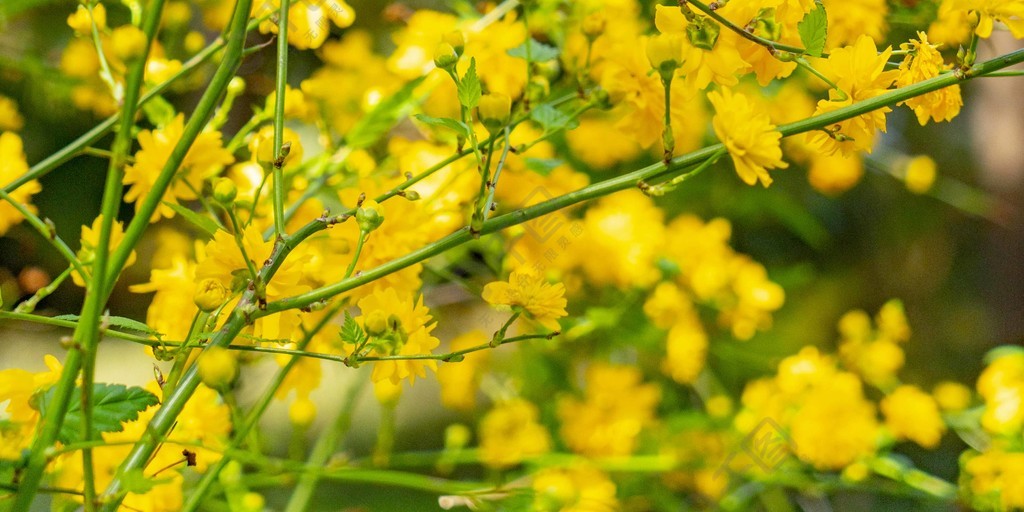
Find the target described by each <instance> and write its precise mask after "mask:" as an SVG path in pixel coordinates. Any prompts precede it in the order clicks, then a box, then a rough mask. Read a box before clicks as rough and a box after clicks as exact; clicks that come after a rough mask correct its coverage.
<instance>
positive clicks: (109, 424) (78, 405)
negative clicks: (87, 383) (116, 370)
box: [39, 383, 159, 444]
mask: <svg viewBox="0 0 1024 512" xmlns="http://www.w3.org/2000/svg"><path fill="white" fill-rule="evenodd" d="M55 391H56V388H53V389H50V390H49V391H47V392H46V393H44V394H43V395H42V396H41V397H40V400H39V412H40V414H43V415H45V414H46V410H47V407H48V406H49V404H50V402H51V401H52V400H53V394H54V392H55ZM157 403H159V399H157V397H156V395H154V394H153V393H150V392H149V391H146V390H145V389H142V388H140V387H134V386H133V387H128V386H125V385H123V384H102V383H96V384H93V385H92V426H93V430H94V431H95V432H120V431H121V430H123V429H124V427H123V426H122V425H121V423H122V422H126V421H134V420H135V419H137V418H138V417H139V412H141V411H144V410H146V408H147V407H151V406H154V405H156V404H157ZM84 430H85V429H84V427H83V423H82V388H79V387H76V388H75V389H74V391H73V392H72V396H71V401H70V402H69V404H68V410H67V414H65V415H64V424H63V426H62V427H61V430H60V434H58V435H57V440H58V441H60V442H62V443H64V444H68V443H72V442H74V441H81V440H83V439H85V432H84Z"/></svg>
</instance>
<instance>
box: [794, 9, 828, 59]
mask: <svg viewBox="0 0 1024 512" xmlns="http://www.w3.org/2000/svg"><path fill="white" fill-rule="evenodd" d="M814 6H815V7H814V10H812V11H811V12H809V13H807V16H805V17H804V19H803V20H801V21H800V23H798V24H797V26H796V29H797V31H798V32H799V33H800V41H802V42H803V44H804V48H805V49H806V50H807V53H809V54H810V55H813V56H815V57H821V52H823V51H824V50H825V38H826V37H827V36H828V17H827V16H826V15H825V6H824V5H822V4H821V2H820V1H816V2H814Z"/></svg>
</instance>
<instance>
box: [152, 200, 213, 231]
mask: <svg viewBox="0 0 1024 512" xmlns="http://www.w3.org/2000/svg"><path fill="white" fill-rule="evenodd" d="M160 202H161V203H163V204H165V205H167V207H168V208H170V209H172V210H174V213H177V214H178V215H181V217H182V218H183V219H185V220H187V221H188V222H189V223H190V224H192V225H193V226H195V227H197V228H199V229H200V230H202V231H203V232H204V233H206V234H208V235H210V236H211V237H212V236H213V235H214V234H215V233H217V230H218V229H220V228H219V227H218V226H217V223H216V222H214V221H213V220H212V219H210V218H209V217H204V216H202V215H199V214H198V213H196V212H194V211H192V210H190V209H188V208H185V207H184V206H182V205H180V204H178V203H172V202H169V201H160Z"/></svg>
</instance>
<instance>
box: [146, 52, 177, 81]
mask: <svg viewBox="0 0 1024 512" xmlns="http://www.w3.org/2000/svg"><path fill="white" fill-rule="evenodd" d="M179 71H181V61H180V60H177V59H162V58H151V59H149V60H147V61H146V73H145V75H144V79H145V80H146V82H148V83H151V84H159V83H163V82H166V81H168V80H170V79H171V77H172V76H174V75H176V74H177V73H178V72H179Z"/></svg>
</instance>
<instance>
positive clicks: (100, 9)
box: [68, 2, 107, 37]
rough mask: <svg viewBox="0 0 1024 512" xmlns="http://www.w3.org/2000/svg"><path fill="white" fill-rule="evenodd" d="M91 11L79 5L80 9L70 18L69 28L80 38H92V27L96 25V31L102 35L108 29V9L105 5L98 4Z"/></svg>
mask: <svg viewBox="0 0 1024 512" xmlns="http://www.w3.org/2000/svg"><path fill="white" fill-rule="evenodd" d="M89 11H90V9H89V8H87V7H86V6H84V5H79V6H78V9H76V10H75V12H74V13H73V14H71V15H70V16H68V26H69V27H71V29H72V30H74V31H75V33H76V34H78V35H80V36H86V37H92V26H93V23H95V24H96V30H98V31H99V32H100V33H102V32H103V31H104V30H106V29H107V8H106V7H104V6H103V4H101V3H99V2H96V4H95V5H94V6H93V8H92V12H91V14H90V12H89Z"/></svg>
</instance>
